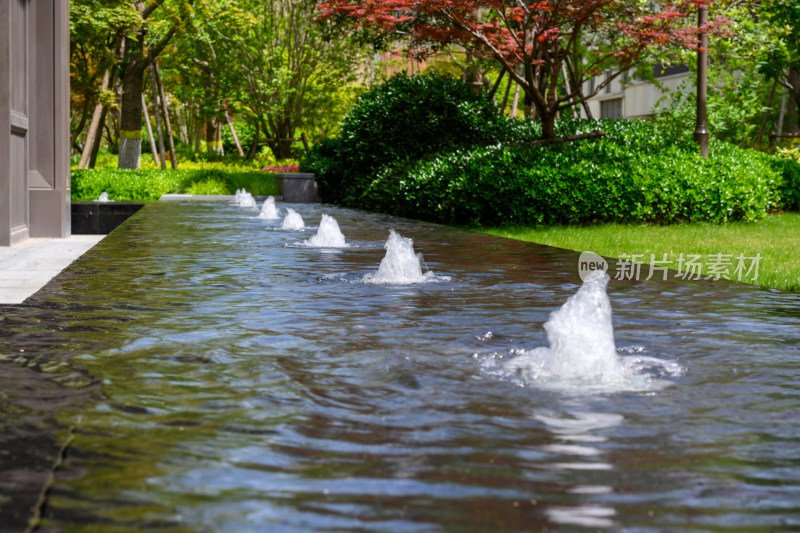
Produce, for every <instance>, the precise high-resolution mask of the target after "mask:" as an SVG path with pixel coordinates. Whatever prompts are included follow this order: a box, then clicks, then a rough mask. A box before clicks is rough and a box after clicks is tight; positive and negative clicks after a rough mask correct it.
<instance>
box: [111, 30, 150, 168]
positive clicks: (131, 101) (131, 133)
mask: <svg viewBox="0 0 800 533" xmlns="http://www.w3.org/2000/svg"><path fill="white" fill-rule="evenodd" d="M125 41H126V43H125V59H124V62H125V65H126V66H125V70H124V72H123V74H122V101H121V102H120V119H119V122H120V124H119V126H120V132H119V163H118V165H117V166H118V167H119V168H127V169H135V168H139V161H140V158H141V155H142V89H143V87H144V72H145V68H146V67H147V64H146V62H145V61H144V59H143V58H144V48H143V44H142V42H143V41H144V35H143V32H142V31H141V30H140V31H139V32H137V35H136V36H135V37H132V38H128V39H126V40H125Z"/></svg>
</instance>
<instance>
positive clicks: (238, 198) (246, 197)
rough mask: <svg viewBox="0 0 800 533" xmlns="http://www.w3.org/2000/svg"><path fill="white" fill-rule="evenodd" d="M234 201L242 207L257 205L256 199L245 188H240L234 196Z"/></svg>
mask: <svg viewBox="0 0 800 533" xmlns="http://www.w3.org/2000/svg"><path fill="white" fill-rule="evenodd" d="M233 203H235V204H236V205H238V206H240V207H256V199H255V198H253V195H252V194H250V193H249V192H247V191H246V190H244V189H238V190H237V191H236V194H235V195H234V197H233Z"/></svg>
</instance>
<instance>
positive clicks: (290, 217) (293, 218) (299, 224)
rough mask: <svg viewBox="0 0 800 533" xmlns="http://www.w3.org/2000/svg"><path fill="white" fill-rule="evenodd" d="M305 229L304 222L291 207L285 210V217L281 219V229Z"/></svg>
mask: <svg viewBox="0 0 800 533" xmlns="http://www.w3.org/2000/svg"><path fill="white" fill-rule="evenodd" d="M304 227H305V222H303V217H301V216H300V214H299V213H298V212H297V211H295V210H294V209H292V208H291V207H287V208H286V217H285V218H284V219H283V224H281V229H288V230H293V229H303V228H304Z"/></svg>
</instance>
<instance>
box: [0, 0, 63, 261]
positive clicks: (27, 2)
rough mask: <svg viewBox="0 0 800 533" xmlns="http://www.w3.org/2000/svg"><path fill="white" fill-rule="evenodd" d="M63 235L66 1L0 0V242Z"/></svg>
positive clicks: (7, 244)
mask: <svg viewBox="0 0 800 533" xmlns="http://www.w3.org/2000/svg"><path fill="white" fill-rule="evenodd" d="M69 234H70V193H69V2H68V1H67V0H0V246H9V245H12V244H15V243H17V242H20V241H23V240H25V239H27V238H28V237H67V236H69Z"/></svg>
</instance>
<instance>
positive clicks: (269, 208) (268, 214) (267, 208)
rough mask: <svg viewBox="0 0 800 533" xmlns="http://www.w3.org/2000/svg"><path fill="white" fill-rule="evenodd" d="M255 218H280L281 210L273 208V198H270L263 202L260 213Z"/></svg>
mask: <svg viewBox="0 0 800 533" xmlns="http://www.w3.org/2000/svg"><path fill="white" fill-rule="evenodd" d="M256 218H264V219H267V220H275V219H278V218H281V210H280V209H278V208H277V207H276V206H275V197H274V196H270V197H269V198H267V199H266V200H264V205H262V206H261V213H259V214H258V216H257V217H256Z"/></svg>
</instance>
